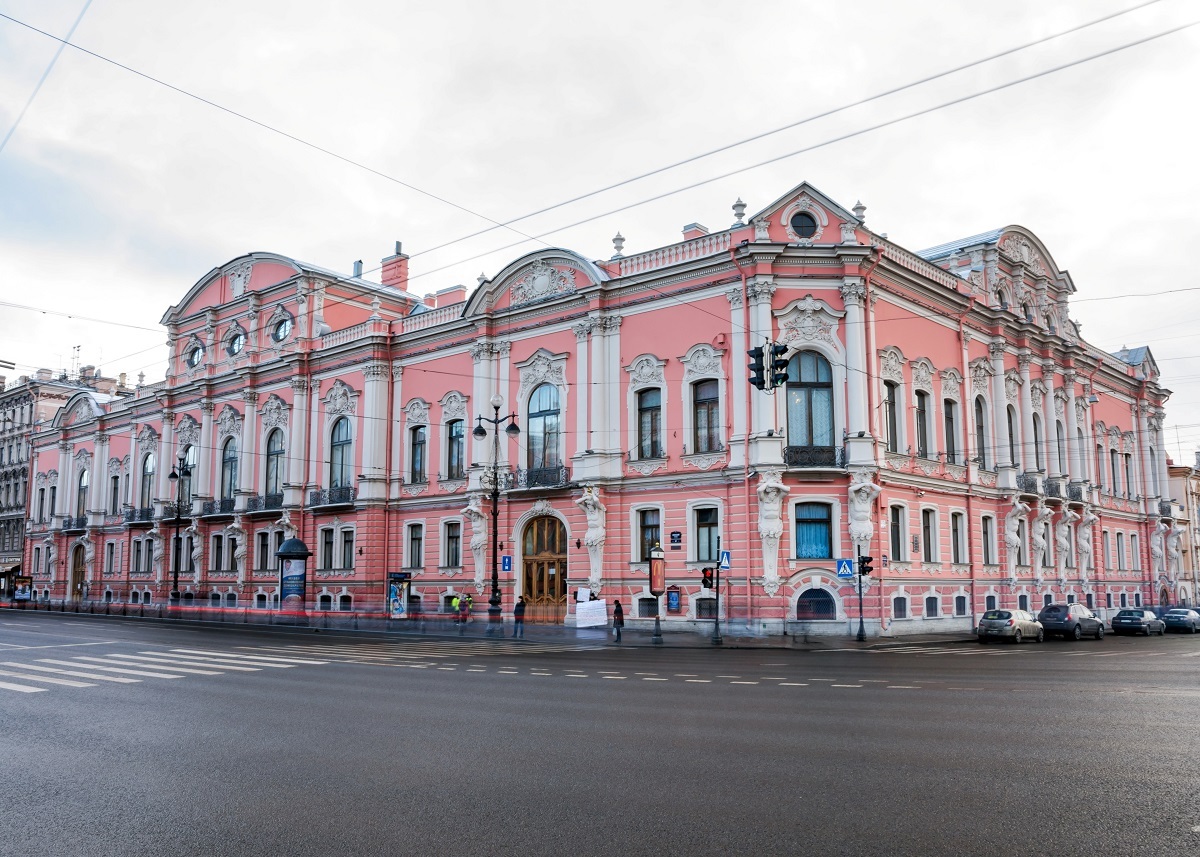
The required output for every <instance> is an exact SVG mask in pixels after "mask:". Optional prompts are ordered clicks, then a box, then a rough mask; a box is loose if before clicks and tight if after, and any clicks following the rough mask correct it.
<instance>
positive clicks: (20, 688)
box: [0, 681, 47, 693]
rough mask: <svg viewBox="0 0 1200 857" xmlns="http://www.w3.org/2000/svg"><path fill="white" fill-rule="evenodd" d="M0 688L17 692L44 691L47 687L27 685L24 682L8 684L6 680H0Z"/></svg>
mask: <svg viewBox="0 0 1200 857" xmlns="http://www.w3.org/2000/svg"><path fill="white" fill-rule="evenodd" d="M0 688H4V689H5V690H15V691H16V692H17V693H45V692H46V690H47V688H44V687H29V686H28V685H24V684H9V683H8V682H6V681H0Z"/></svg>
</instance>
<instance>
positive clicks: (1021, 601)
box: [1017, 595, 1029, 610]
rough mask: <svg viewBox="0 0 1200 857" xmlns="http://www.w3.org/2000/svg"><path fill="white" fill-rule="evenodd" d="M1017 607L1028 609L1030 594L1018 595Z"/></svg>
mask: <svg viewBox="0 0 1200 857" xmlns="http://www.w3.org/2000/svg"><path fill="white" fill-rule="evenodd" d="M1017 609H1018V610H1028V609H1029V596H1028V595H1018V596H1017Z"/></svg>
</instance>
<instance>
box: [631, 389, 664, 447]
mask: <svg viewBox="0 0 1200 857" xmlns="http://www.w3.org/2000/svg"><path fill="white" fill-rule="evenodd" d="M637 419H638V423H637V457H638V458H662V457H664V455H665V453H664V451H663V439H662V390H661V389H660V388H659V387H649V388H647V389H645V390H639V391H638V394H637Z"/></svg>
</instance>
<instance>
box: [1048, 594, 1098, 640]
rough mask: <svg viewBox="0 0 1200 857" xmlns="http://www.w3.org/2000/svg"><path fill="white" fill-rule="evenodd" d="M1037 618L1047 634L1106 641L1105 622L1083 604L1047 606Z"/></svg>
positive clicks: (1074, 638)
mask: <svg viewBox="0 0 1200 857" xmlns="http://www.w3.org/2000/svg"><path fill="white" fill-rule="evenodd" d="M1037 618H1038V621H1039V622H1041V623H1042V628H1044V629H1045V631H1046V633H1047V634H1061V635H1062V636H1063V638H1064V639H1073V640H1078V639H1081V638H1082V637H1083V636H1084V635H1085V634H1086V635H1088V636H1090V637H1095V638H1096V639H1097V640H1103V639H1104V622H1103V621H1101V619H1100V617H1099V616H1097V615H1096V614H1095V613H1093V612H1092V611H1091V610H1089V609H1087V608H1086V607H1084V606H1083V605H1082V604H1078V603H1075V604H1047V605H1046V606H1045V607H1043V608H1042V610H1041V612H1040V613H1038V617H1037Z"/></svg>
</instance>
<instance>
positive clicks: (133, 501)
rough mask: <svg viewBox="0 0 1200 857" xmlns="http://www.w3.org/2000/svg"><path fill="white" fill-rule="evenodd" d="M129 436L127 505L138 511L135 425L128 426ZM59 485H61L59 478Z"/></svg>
mask: <svg viewBox="0 0 1200 857" xmlns="http://www.w3.org/2000/svg"><path fill="white" fill-rule="evenodd" d="M129 434H130V442H129V449H130V453H129V505H130V506H131V507H132V508H134V509H140V508H141V507H142V442H141V440H140V438H139V437H138V434H139V432H138V424H137V423H130V424H129ZM60 472H61V471H60ZM59 484H60V485H61V484H62V479H61V477H60V479H59Z"/></svg>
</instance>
